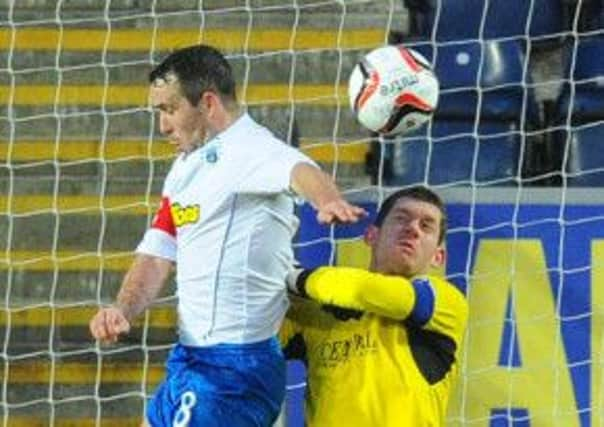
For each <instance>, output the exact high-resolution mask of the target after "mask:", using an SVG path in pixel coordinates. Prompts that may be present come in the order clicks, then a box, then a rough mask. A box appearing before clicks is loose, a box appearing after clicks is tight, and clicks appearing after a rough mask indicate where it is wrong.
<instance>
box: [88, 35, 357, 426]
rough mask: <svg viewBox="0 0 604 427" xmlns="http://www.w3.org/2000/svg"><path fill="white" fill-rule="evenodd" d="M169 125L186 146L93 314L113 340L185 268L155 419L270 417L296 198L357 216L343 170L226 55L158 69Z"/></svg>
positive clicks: (255, 422)
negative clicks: (269, 124) (311, 149)
mask: <svg viewBox="0 0 604 427" xmlns="http://www.w3.org/2000/svg"><path fill="white" fill-rule="evenodd" d="M149 82H150V101H151V104H152V106H153V108H155V109H156V110H157V111H158V114H159V127H160V131H161V133H162V134H164V135H165V136H166V137H167V138H168V140H169V142H170V143H171V144H173V145H174V146H175V147H176V150H177V151H178V152H179V155H178V157H177V159H176V160H175V161H174V164H173V165H172V168H171V170H170V172H169V173H168V176H167V177H166V180H165V183H164V188H163V191H162V200H161V205H160V208H159V210H158V213H157V215H156V217H155V219H154V220H153V223H152V225H151V227H150V228H149V230H148V231H147V232H146V233H145V235H144V237H143V239H142V241H141V243H140V244H139V246H138V248H137V250H136V257H135V259H134V262H133V264H132V266H131V267H130V269H129V271H128V272H127V274H126V275H125V277H124V280H123V283H122V286H121V289H120V291H119V293H118V296H117V300H116V302H115V303H114V304H113V305H111V306H109V307H105V308H102V309H101V310H99V311H98V313H97V314H96V315H95V316H94V317H93V318H92V320H91V321H90V330H91V333H92V335H93V337H94V338H96V339H98V340H100V341H102V342H115V341H116V340H117V339H118V337H119V335H121V334H124V333H127V332H128V331H129V329H130V324H131V322H132V320H133V319H134V318H135V317H136V316H138V315H139V314H141V313H142V312H143V311H144V310H145V309H146V308H147V307H148V306H149V305H150V304H151V303H152V302H153V300H154V299H155V297H156V296H157V295H158V294H159V292H160V290H161V289H162V287H163V285H164V282H166V281H167V279H168V277H169V275H170V273H171V272H172V270H173V268H174V266H176V282H177V296H178V320H179V327H178V330H179V342H178V343H177V344H176V346H175V347H174V349H173V350H172V352H171V354H170V356H169V358H168V362H167V374H166V378H165V380H164V381H163V382H162V384H160V386H159V387H158V389H157V390H156V392H155V395H154V397H153V398H152V399H151V401H150V403H149V405H148V408H147V413H146V420H145V422H144V423H143V424H144V425H151V426H185V425H190V426H204V427H212V426H216V427H223V426H229V427H231V426H233V427H247V426H250V427H251V426H270V425H272V423H273V422H274V420H275V419H276V418H277V416H278V413H279V410H280V407H281V403H282V401H283V398H284V394H285V362H284V359H283V356H282V354H281V350H280V348H279V344H278V342H277V340H276V333H277V331H278V329H279V326H280V323H281V321H282V319H283V316H284V314H285V311H286V309H287V306H288V303H287V297H286V289H285V277H286V275H287V272H288V269H289V267H290V265H291V264H292V261H293V254H292V249H291V239H292V237H293V235H294V232H295V230H296V227H297V225H298V221H297V218H296V217H295V215H294V213H293V195H294V194H297V195H299V196H301V197H303V198H305V199H306V200H308V201H309V202H310V203H311V204H312V205H313V206H314V207H315V208H316V210H317V212H318V213H317V215H318V220H319V221H320V222H323V223H333V222H344V223H347V222H354V221H357V220H358V219H359V218H360V217H362V216H364V215H365V211H364V210H363V209H361V208H359V207H357V206H353V205H351V204H349V203H347V202H346V201H345V200H344V199H343V198H342V196H341V194H340V192H339V191H338V189H337V187H336V186H335V185H334V183H333V181H332V179H331V178H330V177H329V176H328V175H326V174H325V173H324V172H322V171H321V170H320V169H319V168H318V167H317V166H316V164H315V163H314V162H313V161H312V160H310V159H309V158H308V157H306V156H305V155H303V154H302V153H300V152H299V151H298V150H296V149H294V148H292V147H290V146H288V145H286V144H285V143H283V142H282V141H280V140H278V139H277V138H276V137H275V136H274V135H273V134H272V133H271V132H270V131H269V130H267V129H266V128H264V127H263V126H261V125H259V124H258V123H256V122H255V121H254V120H253V119H252V118H251V117H250V116H248V115H247V114H246V113H244V112H242V110H241V108H240V106H239V105H238V103H237V98H236V90H235V80H234V78H233V74H232V70H231V67H230V65H229V63H228V61H227V60H226V59H225V57H224V56H223V55H222V54H221V53H220V52H219V51H217V50H216V49H214V48H212V47H210V46H206V45H198V46H191V47H187V48H184V49H180V50H177V51H175V52H173V53H172V54H170V55H169V56H168V57H167V58H165V59H164V60H163V61H162V62H161V64H159V65H158V66H157V67H156V68H155V69H154V70H153V71H152V72H151V73H150V76H149Z"/></svg>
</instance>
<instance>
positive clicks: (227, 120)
mask: <svg viewBox="0 0 604 427" xmlns="http://www.w3.org/2000/svg"><path fill="white" fill-rule="evenodd" d="M242 114H243V111H242V110H241V108H239V106H236V107H233V108H232V109H230V110H227V109H224V110H223V111H222V112H221V114H219V115H218V116H217V117H216V118H215V120H214V121H213V123H210V126H208V132H207V134H206V142H207V141H210V140H212V139H214V137H215V136H216V135H218V134H219V133H222V132H224V131H225V130H227V129H228V128H229V127H231V126H232V125H233V123H235V122H236V121H237V120H238V119H239V118H240V117H241V115H242Z"/></svg>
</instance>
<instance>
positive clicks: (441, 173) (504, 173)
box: [384, 120, 521, 186]
mask: <svg viewBox="0 0 604 427" xmlns="http://www.w3.org/2000/svg"><path fill="white" fill-rule="evenodd" d="M429 132H430V135H428V133H429ZM520 148H521V139H520V136H519V133H518V132H517V128H516V127H515V125H514V124H513V123H512V122H504V121H482V122H480V124H479V126H478V128H477V129H475V125H474V123H473V122H471V121H467V120H461V121H460V120H457V121H456V120H436V121H434V123H433V125H432V128H431V129H430V130H428V129H427V128H424V129H421V130H420V131H418V132H416V133H415V134H410V135H405V136H404V137H400V139H398V140H396V142H394V143H392V144H388V145H387V149H388V152H387V153H386V159H387V162H388V163H389V165H387V166H389V172H390V173H389V174H388V175H387V176H386V177H385V179H384V181H385V182H384V183H385V184H386V185H392V186H398V185H410V184H414V183H422V182H427V183H428V184H429V185H444V184H454V185H467V184H470V183H473V184H484V185H514V184H515V178H516V176H517V174H518V171H519V165H518V161H519V158H520V156H519V154H520Z"/></svg>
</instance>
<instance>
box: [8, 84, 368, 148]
mask: <svg viewBox="0 0 604 427" xmlns="http://www.w3.org/2000/svg"><path fill="white" fill-rule="evenodd" d="M298 88H299V89H300V90H302V89H304V88H300V87H298ZM130 89H132V87H131V88H130ZM0 90H1V88H0ZM31 90H32V91H33V92H32V93H31V94H29V95H27V96H32V102H34V101H35V102H37V103H38V104H36V105H28V106H13V107H12V108H11V114H13V115H14V117H15V121H14V122H12V123H10V124H8V125H7V126H2V127H0V142H2V143H3V142H6V141H20V140H22V141H31V140H50V141H56V140H59V141H65V140H67V141H68V140H86V139H90V138H96V139H97V140H104V141H108V142H110V141H113V140H115V141H124V140H138V141H140V140H144V141H149V140H150V139H151V138H152V139H151V140H152V141H153V145H155V144H156V143H157V144H158V145H159V144H161V143H162V142H163V141H164V139H163V137H161V135H159V132H158V129H157V124H156V120H155V118H154V116H153V114H152V113H151V112H150V110H147V108H146V107H144V108H142V107H136V106H130V107H129V106H126V105H121V106H120V105H117V104H107V105H106V106H105V109H104V111H103V109H102V108H101V105H100V104H98V101H99V99H102V95H101V92H102V87H100V86H95V87H91V89H90V90H92V91H97V95H99V96H101V98H95V96H94V94H91V93H92V92H90V93H88V92H87V93H88V95H86V96H87V97H89V98H90V99H89V100H90V102H93V101H94V102H97V104H96V105H95V104H90V105H84V104H80V103H78V102H76V101H75V100H73V104H71V106H68V105H65V106H63V107H61V108H59V111H57V112H53V111H54V109H55V107H54V105H53V104H52V100H50V98H48V99H47V101H49V102H50V103H44V102H42V101H43V98H44V95H40V97H38V98H36V97H33V93H35V92H36V91H37V90H38V89H37V88H35V87H31ZM139 90H140V91H141V93H140V94H139V96H140V98H141V100H142V98H143V97H145V96H146V95H145V94H146V88H143V87H142V86H141V87H140V89H139ZM267 90H269V88H267ZM279 90H281V91H282V92H281V94H282V95H283V97H282V98H280V99H279V100H278V101H275V103H271V104H265V105H255V106H250V107H249V108H248V109H247V110H248V112H249V113H250V115H251V116H252V117H254V118H255V119H256V120H258V122H260V123H262V124H264V125H265V126H267V127H268V128H269V129H271V130H272V131H273V132H274V133H275V134H276V135H277V136H279V137H281V138H282V139H286V140H287V138H288V137H290V138H291V136H292V129H291V126H292V125H291V124H292V120H293V121H294V122H295V123H296V124H297V132H298V135H299V137H300V138H301V139H302V140H306V141H308V142H309V144H314V145H316V144H319V143H328V142H330V143H332V142H333V141H335V142H337V143H344V142H347V141H358V140H360V139H364V138H367V137H368V135H369V132H368V131H366V130H365V129H364V128H362V127H361V126H360V125H359V124H358V123H357V121H356V119H355V118H354V116H353V114H352V112H351V110H350V109H349V107H348V100H347V98H348V96H347V95H345V88H340V89H339V90H340V92H339V95H338V97H336V95H335V91H334V87H333V86H329V87H327V86H323V85H322V86H313V87H311V88H310V89H309V90H310V91H309V92H301V93H302V95H301V96H303V97H304V98H305V99H306V100H307V101H305V102H304V103H296V104H292V103H290V101H289V100H288V95H287V93H286V91H287V90H286V88H285V87H281V89H279ZM142 92H145V94H143V93H142ZM116 93H118V95H116V96H120V97H121V96H122V95H121V94H119V91H118V92H116ZM0 96H1V95H0ZM267 96H268V95H267ZM270 96H273V97H274V98H275V99H277V97H279V96H281V95H279V93H278V92H275V93H274V94H272V95H270ZM123 100H124V101H126V99H123ZM338 100H339V101H338ZM114 101H115V102H118V101H119V100H115V99H114ZM336 101H338V102H336ZM68 102H72V100H69V101H68ZM120 102H121V101H120ZM1 109H5V110H6V109H7V105H6V104H4V105H0V110H1ZM5 113H6V111H5ZM292 116H293V118H292ZM58 119H59V120H60V122H58ZM59 123H60V127H59ZM0 147H1V146H0ZM59 150H60V147H59ZM154 150H155V148H154ZM158 151H161V150H158Z"/></svg>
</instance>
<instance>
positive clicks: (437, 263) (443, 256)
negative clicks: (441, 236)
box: [430, 245, 447, 268]
mask: <svg viewBox="0 0 604 427" xmlns="http://www.w3.org/2000/svg"><path fill="white" fill-rule="evenodd" d="M446 261H447V251H445V247H444V246H442V245H441V246H439V247H438V248H437V249H436V252H435V253H434V256H433V257H432V262H431V263H430V265H431V266H432V267H435V268H438V267H442V266H443V265H445V262H446Z"/></svg>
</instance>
